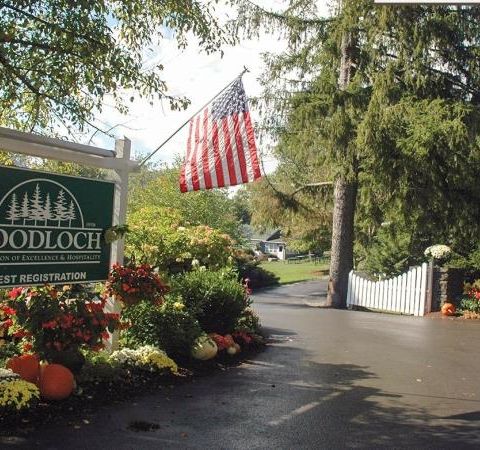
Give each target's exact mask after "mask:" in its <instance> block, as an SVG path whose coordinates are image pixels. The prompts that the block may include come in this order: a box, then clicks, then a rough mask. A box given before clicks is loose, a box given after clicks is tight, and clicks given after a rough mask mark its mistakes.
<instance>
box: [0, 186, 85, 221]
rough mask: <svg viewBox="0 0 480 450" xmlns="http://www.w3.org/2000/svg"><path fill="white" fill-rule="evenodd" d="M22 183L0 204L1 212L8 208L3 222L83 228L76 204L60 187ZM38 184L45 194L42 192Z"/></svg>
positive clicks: (66, 191)
mask: <svg viewBox="0 0 480 450" xmlns="http://www.w3.org/2000/svg"><path fill="white" fill-rule="evenodd" d="M22 184H23V186H22V185H19V186H16V187H15V188H14V189H13V192H12V193H10V194H7V195H5V196H4V198H3V199H2V200H1V201H0V211H1V210H2V207H4V205H8V206H7V209H6V214H5V216H4V218H5V219H6V221H5V220H4V221H3V223H6V224H9V225H18V224H20V225H29V224H33V225H44V226H49V225H52V226H56V227H58V228H60V227H61V226H65V225H66V226H68V228H71V227H72V226H79V227H82V228H83V226H84V224H83V216H82V211H81V209H80V207H79V206H78V202H77V201H76V199H75V197H73V195H72V194H71V193H69V192H68V190H67V189H66V188H65V187H63V186H62V185H61V184H59V183H56V182H53V181H49V180H32V181H28V182H26V183H22ZM40 184H42V185H43V186H44V189H45V191H46V192H42V189H41V188H40ZM52 194H53V195H54V197H53V198H54V200H52Z"/></svg>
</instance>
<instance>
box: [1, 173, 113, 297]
mask: <svg viewBox="0 0 480 450" xmlns="http://www.w3.org/2000/svg"><path fill="white" fill-rule="evenodd" d="M4 172H5V174H3V173H4ZM113 190H114V185H113V183H111V182H105V181H97V180H88V179H82V178H77V177H67V176H62V175H54V174H42V173H39V172H34V171H29V170H25V169H14V168H5V167H0V287H1V286H6V285H14V284H16V285H18V284H20V285H27V284H42V283H71V282H85V281H99V280H103V279H105V277H106V276H107V273H108V267H109V259H110V252H109V250H110V249H109V246H108V244H106V243H105V240H104V239H103V234H104V232H105V230H106V229H108V228H109V227H111V223H112V211H113Z"/></svg>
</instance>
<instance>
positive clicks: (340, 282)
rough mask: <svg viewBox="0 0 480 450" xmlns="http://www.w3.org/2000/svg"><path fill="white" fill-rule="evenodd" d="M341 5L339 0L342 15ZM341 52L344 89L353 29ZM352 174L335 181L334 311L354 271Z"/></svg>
mask: <svg viewBox="0 0 480 450" xmlns="http://www.w3.org/2000/svg"><path fill="white" fill-rule="evenodd" d="M342 3H343V2H342V1H341V0H340V1H339V9H340V12H341V8H342V6H343V5H342ZM340 50H341V57H340V73H339V77H338V88H339V89H340V90H345V89H346V88H347V86H348V84H349V83H350V81H351V79H352V77H353V75H354V70H355V50H356V40H355V37H354V34H353V32H352V31H351V30H348V31H345V32H344V34H343V36H342V42H341V49H340ZM354 169H355V168H354ZM353 173H354V175H352V174H349V175H348V177H347V176H346V175H345V174H342V175H340V176H339V177H338V178H337V179H336V180H335V182H334V190H333V200H334V206H333V228H332V250H331V261H330V278H329V282H328V296H327V304H328V305H329V306H332V307H334V308H345V307H346V304H347V289H348V274H349V272H350V271H351V270H352V269H353V243H354V220H355V205H356V198H357V183H358V182H357V176H356V173H355V170H354V171H353ZM349 177H352V178H349Z"/></svg>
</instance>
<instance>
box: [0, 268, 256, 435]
mask: <svg viewBox="0 0 480 450" xmlns="http://www.w3.org/2000/svg"><path fill="white" fill-rule="evenodd" d="M236 277H237V275H236V274H235V273H233V272H231V271H229V270H226V271H221V272H220V271H209V270H206V269H205V268H199V269H197V270H194V271H193V272H191V273H189V274H188V275H185V276H184V278H181V276H177V277H176V278H175V280H174V289H172V293H171V294H167V291H168V288H167V286H166V283H164V282H163V281H162V280H161V279H160V277H159V275H158V274H157V273H156V272H155V271H154V270H153V269H152V268H151V267H150V266H146V265H140V266H135V265H134V264H130V265H129V266H127V267H120V266H115V267H114V269H113V271H112V274H111V276H110V278H109V281H108V283H107V285H106V288H105V290H104V292H103V293H102V292H94V291H92V290H90V289H85V288H81V287H75V288H72V287H71V286H67V287H64V288H62V289H59V288H57V287H52V286H44V287H40V288H30V287H29V288H15V289H13V290H11V291H9V292H8V293H5V294H4V296H3V300H2V299H0V330H1V331H2V336H0V338H2V341H0V367H3V366H7V367H9V368H11V369H12V371H13V372H15V373H16V374H17V375H15V374H14V373H13V372H11V371H5V370H3V372H0V416H1V419H0V428H2V433H9V432H12V430H14V429H15V426H13V425H12V424H21V423H32V424H37V423H38V424H40V423H45V421H48V420H56V419H58V416H59V415H61V416H62V417H63V416H65V418H68V417H70V416H72V417H74V418H75V417H76V413H75V411H82V414H83V411H85V410H88V408H86V405H92V407H93V405H98V404H105V403H109V402H112V401H117V400H118V399H119V398H122V399H125V398H130V397H131V396H132V395H137V394H138V393H141V392H144V391H145V390H147V391H149V390H151V389H154V388H155V386H159V385H163V384H166V383H167V384H171V383H172V380H175V382H178V381H183V380H185V379H189V378H190V377H191V376H192V375H193V374H195V373H198V372H202V371H207V372H208V371H211V370H215V369H216V368H218V367H220V366H223V365H225V364H235V363H236V362H237V361H238V360H239V359H240V358H241V356H242V355H245V354H248V353H249V352H251V351H255V350H257V349H258V348H260V347H261V346H262V339H261V337H260V336H258V334H257V331H258V318H256V316H255V315H254V314H253V312H252V311H251V309H250V308H249V305H250V300H249V299H248V288H247V287H246V286H245V285H243V284H241V283H239V282H238V281H237V278H236ZM132 288H133V289H135V292H133V293H134V294H139V295H138V301H136V302H126V301H124V309H123V311H122V314H121V316H120V315H118V314H112V313H107V312H105V310H104V309H105V304H106V299H107V296H108V295H111V294H115V295H121V296H123V295H124V294H128V293H131V292H129V290H131V289H132ZM195 292H197V293H195ZM198 293H201V295H200V296H199V295H198ZM219 317H220V318H222V320H221V321H219V320H218V318H219ZM216 323H218V327H217V328H216V327H215V324H216ZM115 330H119V332H120V334H121V339H120V342H121V345H122V347H121V348H120V349H118V350H116V351H114V352H113V353H111V354H108V353H106V352H105V351H102V349H103V347H104V346H105V341H106V339H107V337H108V332H113V331H115ZM207 332H208V333H210V334H209V335H207ZM2 344H3V345H2ZM16 355H17V356H16ZM18 355H21V356H18ZM60 355H62V356H63V360H59V358H60ZM79 356H80V357H81V361H80V364H78V363H79V361H78V358H77V360H75V358H74V357H79ZM72 358H73V359H72ZM59 363H60V364H59ZM70 412H71V414H70Z"/></svg>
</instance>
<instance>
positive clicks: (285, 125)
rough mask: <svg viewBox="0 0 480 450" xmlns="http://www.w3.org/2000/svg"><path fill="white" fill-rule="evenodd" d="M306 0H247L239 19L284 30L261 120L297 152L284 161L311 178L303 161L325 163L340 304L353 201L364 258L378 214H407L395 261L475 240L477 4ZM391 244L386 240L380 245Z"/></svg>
mask: <svg viewBox="0 0 480 450" xmlns="http://www.w3.org/2000/svg"><path fill="white" fill-rule="evenodd" d="M310 3H311V2H306V1H296V2H292V3H291V5H290V7H289V8H288V9H287V10H286V11H285V12H283V13H277V14H273V13H270V12H266V11H263V10H261V9H260V8H258V7H252V5H251V3H250V2H246V5H245V13H244V15H243V16H242V17H241V19H242V20H243V23H250V24H255V25H257V24H258V23H262V21H263V23H264V24H265V25H266V26H271V25H272V24H274V26H277V27H278V26H280V27H282V28H283V29H284V30H285V33H286V36H287V38H288V42H289V49H288V50H287V52H285V53H284V54H282V55H280V56H278V57H276V56H272V55H270V56H268V58H267V70H266V73H265V77H264V84H265V91H264V99H263V100H264V102H263V106H266V107H267V108H263V111H264V113H265V120H264V125H265V129H266V130H269V131H270V132H271V133H272V135H273V136H274V137H277V139H278V142H279V144H278V146H277V147H279V148H280V152H283V151H284V148H285V147H284V146H283V140H287V141H288V142H289V147H294V146H296V148H297V149H298V150H299V152H300V157H299V158H297V159H296V160H293V161H292V160H288V159H285V161H281V164H283V165H286V166H287V167H288V170H285V172H289V171H290V172H291V174H292V175H293V174H294V173H295V172H297V173H299V172H301V170H302V169H303V170H304V172H306V173H305V175H308V176H309V177H310V180H309V182H310V183H312V182H318V181H322V180H319V179H317V173H318V172H317V170H316V167H317V166H318V165H314V166H313V167H314V170H308V171H307V170H305V168H306V167H309V166H307V165H305V164H304V162H305V161H308V158H309V157H310V158H311V159H315V158H316V159H317V162H318V163H319V164H320V163H323V164H325V165H326V166H327V167H328V172H329V173H330V174H331V177H332V178H331V180H332V181H333V182H334V193H333V194H334V195H333V200H334V208H333V209H334V216H333V227H332V228H333V242H332V260H333V261H332V267H331V283H330V292H331V293H332V291H333V293H334V294H335V295H334V296H331V297H330V299H331V301H332V303H333V304H334V305H335V306H343V305H344V304H345V296H346V283H347V275H348V269H349V268H350V267H352V265H353V261H352V259H353V243H354V241H353V223H354V222H353V218H354V213H355V212H356V213H357V215H356V219H355V230H356V236H357V239H356V250H357V257H359V258H357V260H358V261H359V263H362V262H363V263H365V264H366V263H367V260H368V257H369V254H371V252H372V251H374V249H375V248H376V246H377V244H376V242H378V241H379V240H382V239H387V236H388V234H389V233H384V232H380V231H379V230H380V229H381V226H380V225H381V223H383V222H393V223H398V224H399V225H401V226H400V227H395V228H393V230H392V231H391V232H392V233H394V235H392V236H391V237H390V238H391V239H393V241H394V242H396V243H397V245H398V246H402V248H403V250H401V249H399V250H401V251H399V252H398V259H397V261H396V262H395V264H394V265H393V266H392V267H394V270H399V268H400V266H402V267H405V265H407V264H409V262H410V261H411V260H412V258H407V259H405V258H404V254H405V251H404V250H406V253H408V254H410V255H412V256H413V259H414V258H419V257H420V255H421V253H423V249H424V248H425V247H426V246H427V245H429V244H430V243H447V244H450V245H453V246H454V247H456V249H457V250H462V251H468V250H469V249H471V248H473V247H476V243H477V242H478V237H477V236H478V233H479V232H480V229H479V227H480V224H479V221H478V217H480V202H478V199H479V198H480V197H479V195H480V192H479V190H480V188H479V187H478V183H476V182H475V181H474V176H475V175H474V174H476V173H478V170H479V169H480V164H479V163H480V152H479V144H478V142H479V140H478V131H477V129H478V125H477V124H478V116H479V112H480V110H479V101H480V64H479V63H478V57H477V56H476V55H477V52H478V48H479V44H480V42H479V41H480V20H479V19H480V10H479V9H478V8H476V7H468V6H431V5H429V6H412V5H408V6H405V7H399V6H396V7H391V6H388V7H385V6H380V5H375V4H373V1H372V0H351V1H348V2H344V3H343V4H341V5H339V6H338V7H337V9H336V10H335V11H332V15H331V17H328V18H322V17H320V16H318V15H315V12H314V11H313V10H312V9H313V6H312V5H311V4H310ZM242 20H241V21H240V22H239V23H242ZM269 110H271V111H272V112H273V114H274V115H273V114H271V115H269V114H268V111H269ZM282 112H283V114H280V113H282ZM282 147H283V149H282ZM305 153H308V154H309V156H305ZM302 160H303V164H302ZM295 166H297V167H298V168H297V170H295ZM282 170H283V169H282ZM305 175H304V177H305ZM290 182H291V183H295V182H296V179H295V178H294V177H292V178H290ZM285 184H286V183H285ZM307 184H308V183H307ZM275 189H277V191H278V190H280V192H276V195H277V197H279V198H282V197H283V198H285V197H286V198H287V200H288V201H289V202H290V203H292V205H291V208H290V209H291V210H292V211H295V209H298V208H299V206H298V203H299V202H297V201H295V202H292V194H291V193H289V192H288V190H287V191H286V192H285V189H284V188H283V187H282V186H278V185H277V186H275ZM292 191H295V189H291V190H290V192H292ZM285 194H287V195H285ZM284 203H285V202H284ZM405 233H407V234H408V235H409V237H408V239H407V238H405V236H404V235H405ZM432 240H433V241H434V242H432ZM435 241H436V242H435ZM339 242H343V245H337V244H338V243H339ZM405 246H406V247H405ZM377 248H378V247H377ZM393 248H394V246H389V245H382V249H383V250H382V251H385V252H386V251H387V250H388V251H390V252H392V251H393ZM392 256H393V255H392ZM360 258H362V259H363V261H361V260H360ZM402 259H403V261H401V260H402ZM385 261H387V259H385ZM400 262H401V264H400V265H399V264H397V263H400ZM388 264H390V265H391V263H388ZM335 266H336V267H335ZM332 287H333V288H334V289H333V290H332Z"/></svg>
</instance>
